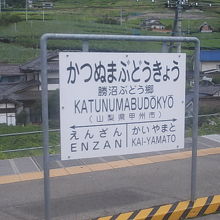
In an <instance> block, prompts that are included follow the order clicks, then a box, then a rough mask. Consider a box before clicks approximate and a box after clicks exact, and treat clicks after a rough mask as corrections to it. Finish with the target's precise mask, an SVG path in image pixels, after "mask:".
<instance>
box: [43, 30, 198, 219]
mask: <svg viewBox="0 0 220 220" xmlns="http://www.w3.org/2000/svg"><path fill="white" fill-rule="evenodd" d="M48 39H57V40H58V39H60V40H61V39H71V40H74V39H75V40H83V41H89V40H116V41H117V40H119V41H122V40H127V41H154V42H158V41H161V42H194V43H195V44H196V46H195V51H196V55H195V76H194V80H195V87H194V105H193V112H194V117H193V136H192V145H193V146H192V170H191V200H195V196H196V173H197V141H198V103H199V72H200V62H199V61H200V41H199V39H198V38H196V37H165V36H131V35H97V34H56V33H47V34H44V35H43V36H42V37H41V41H40V43H41V44H40V45H41V74H42V75H41V79H42V116H43V137H44V138H43V146H44V197H45V219H46V220H50V182H49V151H48V145H49V133H48V127H49V126H48V91H47V40H48ZM84 44H86V43H85V42H84ZM83 47H84V50H86V46H85V45H84V46H83Z"/></svg>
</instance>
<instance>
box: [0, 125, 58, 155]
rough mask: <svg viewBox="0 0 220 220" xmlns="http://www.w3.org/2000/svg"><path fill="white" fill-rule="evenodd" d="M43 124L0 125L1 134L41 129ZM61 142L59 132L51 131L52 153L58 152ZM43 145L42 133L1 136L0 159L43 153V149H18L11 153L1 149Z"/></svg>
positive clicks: (50, 143)
mask: <svg viewBox="0 0 220 220" xmlns="http://www.w3.org/2000/svg"><path fill="white" fill-rule="evenodd" d="M39 130H41V126H34V125H28V126H6V125H0V133H1V134H10V133H21V132H27V131H39ZM58 144H59V133H58V132H50V142H49V145H50V146H53V148H51V150H50V153H57V152H58V151H59V150H58V148H57V145H58ZM41 146H42V134H28V135H17V136H9V137H1V142H0V159H6V158H13V157H25V156H33V155H42V150H26V151H17V152H13V153H12V152H10V153H2V152H1V151H7V150H18V149H25V148H31V147H41Z"/></svg>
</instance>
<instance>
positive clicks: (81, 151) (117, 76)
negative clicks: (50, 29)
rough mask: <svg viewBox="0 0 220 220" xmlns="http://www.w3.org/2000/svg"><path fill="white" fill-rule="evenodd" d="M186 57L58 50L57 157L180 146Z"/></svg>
mask: <svg viewBox="0 0 220 220" xmlns="http://www.w3.org/2000/svg"><path fill="white" fill-rule="evenodd" d="M185 66H186V55H185V54H182V53H89V52H88V53H87V52H86V53H85V52H82V53H81V52H61V53H60V54H59V72H60V117H61V159H62V160H68V159H80V158H92V157H104V156H113V155H125V154H135V153H143V152H153V151H163V150H172V149H180V148H183V147H184V124H185V122H184V118H185V78H186V70H185Z"/></svg>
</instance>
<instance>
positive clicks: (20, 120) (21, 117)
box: [16, 110, 27, 125]
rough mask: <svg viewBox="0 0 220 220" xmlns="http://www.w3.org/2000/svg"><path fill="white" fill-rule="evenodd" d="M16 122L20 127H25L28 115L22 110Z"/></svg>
mask: <svg viewBox="0 0 220 220" xmlns="http://www.w3.org/2000/svg"><path fill="white" fill-rule="evenodd" d="M16 122H17V124H20V125H25V124H26V122H27V113H26V112H25V111H24V110H22V111H21V112H20V113H19V114H17V115H16Z"/></svg>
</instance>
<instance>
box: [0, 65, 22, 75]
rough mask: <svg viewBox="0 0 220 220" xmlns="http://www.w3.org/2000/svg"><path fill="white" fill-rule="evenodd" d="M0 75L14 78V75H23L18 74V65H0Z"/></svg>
mask: <svg viewBox="0 0 220 220" xmlns="http://www.w3.org/2000/svg"><path fill="white" fill-rule="evenodd" d="M0 75H1V76H14V75H23V73H21V72H20V69H19V66H18V65H13V64H5V63H0Z"/></svg>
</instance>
